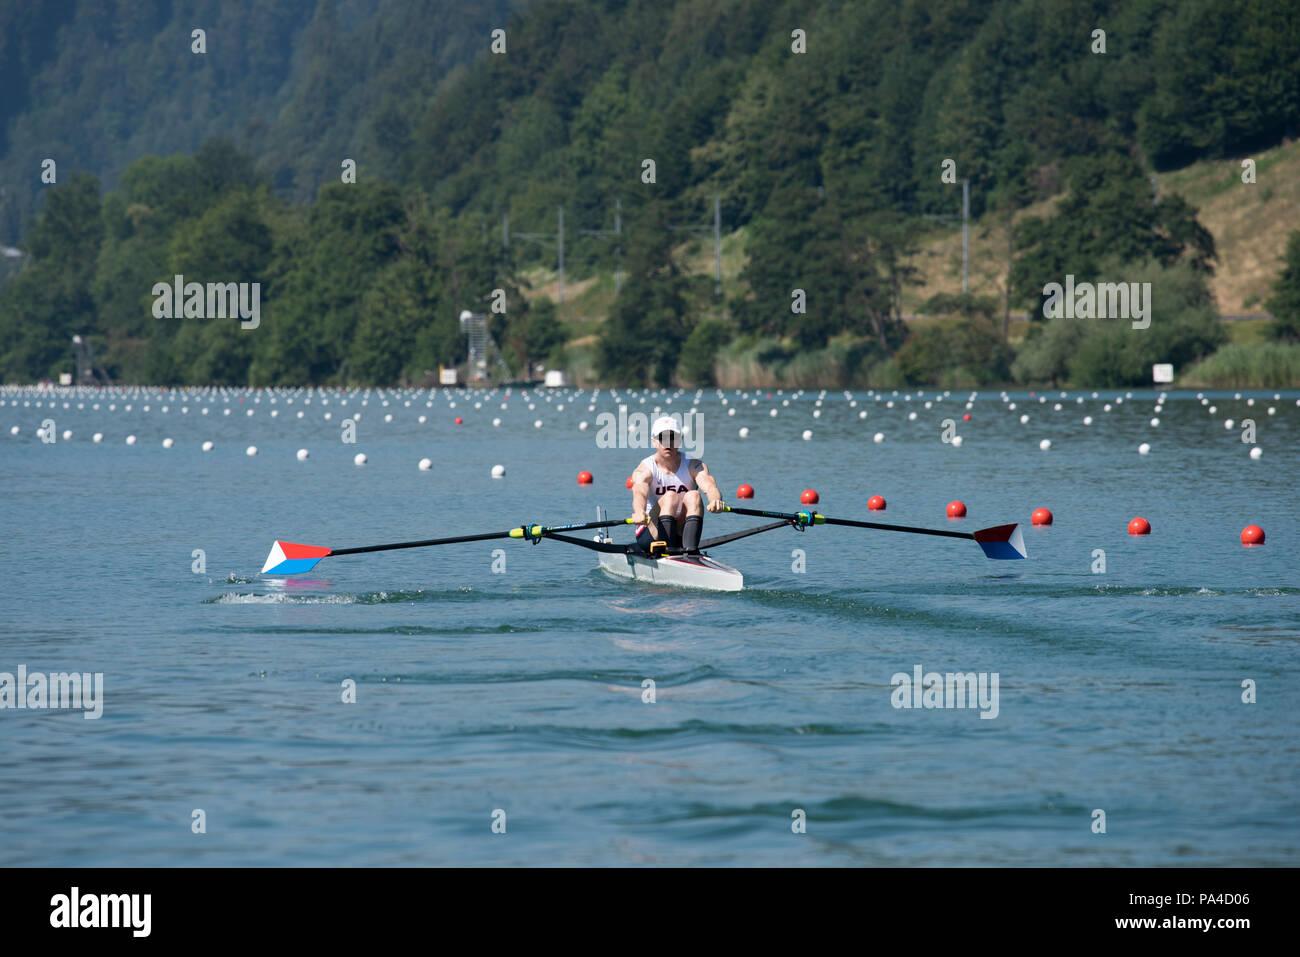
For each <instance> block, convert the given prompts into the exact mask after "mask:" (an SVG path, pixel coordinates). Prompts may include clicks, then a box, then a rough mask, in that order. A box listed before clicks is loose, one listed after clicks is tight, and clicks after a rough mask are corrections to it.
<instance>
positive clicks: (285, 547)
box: [262, 518, 632, 575]
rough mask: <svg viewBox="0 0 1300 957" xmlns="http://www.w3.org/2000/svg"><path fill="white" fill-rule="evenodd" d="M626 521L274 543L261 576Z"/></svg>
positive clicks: (627, 520)
mask: <svg viewBox="0 0 1300 957" xmlns="http://www.w3.org/2000/svg"><path fill="white" fill-rule="evenodd" d="M631 524H632V519H630V518H614V519H609V520H607V521H603V522H584V523H583V524H581V525H519V526H517V527H515V528H509V529H506V530H505V531H504V532H485V533H484V534H482V535H457V536H455V537H454V538H428V539H424V540H423V541H419V542H393V543H392V544H389V545H362V546H359V547H357V548H326V547H324V546H323V545H298V544H296V543H294V542H279V541H277V542H276V543H275V544H274V545H273V546H271V554H270V555H268V556H267V557H266V564H265V565H264V566H262V574H263V575H297V574H299V573H300V572H306V571H311V570H312V569H313V568H315V567H316V563H317V562H319V561H320V560H321V559H322V558H326V557H329V556H332V555H359V554H361V553H362V552H386V551H392V550H394V549H398V548H424V547H425V546H428V545H456V544H459V543H461V542H483V541H487V540H488V539H492V538H527V539H529V540H531V541H532V542H533V543H534V544H536V543H537V542H539V541H541V540H542V537H543V536H544V535H546V534H547V533H548V532H577V531H581V530H582V529H584V528H608V527H609V526H611V525H631Z"/></svg>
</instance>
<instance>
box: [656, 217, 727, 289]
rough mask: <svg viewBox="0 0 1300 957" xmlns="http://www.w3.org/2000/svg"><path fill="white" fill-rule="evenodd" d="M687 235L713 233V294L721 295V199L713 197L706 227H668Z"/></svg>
mask: <svg viewBox="0 0 1300 957" xmlns="http://www.w3.org/2000/svg"><path fill="white" fill-rule="evenodd" d="M668 228H669V229H680V230H684V231H685V232H688V233H704V232H709V231H712V232H713V294H714V296H721V295H722V197H720V196H714V197H713V222H712V224H710V225H706V226H669V227H668Z"/></svg>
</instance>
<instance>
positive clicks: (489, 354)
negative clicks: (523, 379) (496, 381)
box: [460, 309, 501, 384]
mask: <svg viewBox="0 0 1300 957" xmlns="http://www.w3.org/2000/svg"><path fill="white" fill-rule="evenodd" d="M487 318H488V317H487V313H483V312H470V310H468V309H466V310H465V311H463V312H462V313H461V314H460V331H461V332H463V333H464V334H465V338H466V339H467V340H468V345H469V373H468V375H467V376H466V378H467V379H468V380H469V382H470V383H471V384H472V383H475V382H483V381H486V380H487V379H488V368H489V365H491V367H492V368H494V369H495V368H496V366H499V365H501V357H500V356H497V355H495V352H496V350H495V348H493V345H492V337H491V336H489V335H488V331H487ZM493 359H495V360H496V361H495V362H493V361H492V360H493Z"/></svg>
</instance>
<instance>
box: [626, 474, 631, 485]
mask: <svg viewBox="0 0 1300 957" xmlns="http://www.w3.org/2000/svg"><path fill="white" fill-rule="evenodd" d="M627 487H628V488H631V487H632V476H630V475H629V476H628V477H627Z"/></svg>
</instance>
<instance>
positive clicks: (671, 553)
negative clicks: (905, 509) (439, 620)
mask: <svg viewBox="0 0 1300 957" xmlns="http://www.w3.org/2000/svg"><path fill="white" fill-rule="evenodd" d="M725 511H727V512H731V513H732V514H735V515H751V516H755V517H759V518H771V519H776V521H773V522H769V523H767V524H765V525H758V526H755V527H753V528H746V529H742V530H740V531H738V532H732V533H731V534H730V535H720V536H718V537H717V538H711V539H708V540H707V541H703V542H700V551H699V552H698V553H694V554H687V553H686V552H684V551H683V550H682V549H681V548H668V547H666V546H665V545H664V543H662V542H656V543H655V545H654V548H653V551H654V554H653V555H647V554H645V553H644V552H642V551H641V550H640V549H639V548H638V547H637V546H636V545H624V544H621V543H618V542H615V541H613V540H612V539H611V538H610V537H609V536H608V535H607V534H602V535H598V536H597V537H596V538H594V539H586V538H577V537H575V536H572V535H566V534H564V533H565V532H576V531H582V530H587V529H608V528H612V527H614V526H617V525H630V524H632V520H631V519H630V518H618V519H603V520H601V521H596V522H586V523H583V524H579V525H519V526H517V527H515V528H508V529H506V530H504V531H500V532H486V533H483V534H481V535H459V536H455V537H453V538H431V539H425V540H422V541H416V542H395V543H392V544H389V545H364V546H361V547H358V548H326V547H324V546H320V545H299V544H296V543H294V542H283V541H277V542H276V543H275V544H274V545H273V546H272V548H271V554H270V555H268V556H267V559H266V564H265V565H264V566H263V567H262V574H263V575H297V574H300V573H302V572H305V571H310V570H311V569H312V568H314V567H315V566H316V563H317V562H319V561H320V560H321V559H323V558H329V557H332V556H339V555H357V554H360V553H362V552H382V551H391V550H393V549H399V548H423V547H426V546H431V545H455V544H460V543H463V542H481V541H487V540H489V539H496V538H517V539H527V540H528V541H531V542H532V543H533V544H534V545H536V544H537V543H538V542H540V541H542V540H543V539H552V540H554V541H558V542H566V543H568V544H570V545H577V546H579V547H581V548H587V549H591V550H592V551H595V552H597V553H599V561H600V567H601V568H602V569H604V570H605V571H606V572H607V573H609V574H611V575H615V576H618V577H620V578H629V579H632V580H633V581H645V582H650V583H652V584H656V585H676V586H680V587H685V588H704V589H708V590H710V591H740V590H741V589H742V588H743V587H744V584H745V579H744V576H743V575H741V573H740V572H739V571H737V570H736V569H734V568H732V567H731V566H730V565H724V564H723V563H722V562H720V561H718V560H717V559H715V558H713V557H711V556H710V555H709V554H708V553H707V552H706V551H705V549H709V548H717V547H719V546H721V545H725V544H727V543H729V542H734V541H737V540H739V539H742V538H748V537H749V536H751V535H758V534H760V533H762V532H770V531H773V530H774V529H778V528H793V529H795V530H796V531H800V532H802V531H803V530H805V529H806V528H809V527H811V526H813V525H844V526H848V527H850V528H865V529H874V530H878V531H889V532H909V533H912V534H916V535H934V536H941V537H944V538H964V539H969V540H973V541H975V542H976V543H978V544H979V546H980V548H981V549H983V551H984V555H985V557H987V558H995V559H1018V558H1026V557H1027V555H1026V553H1025V543H1024V539H1023V538H1022V537H1021V534H1020V526H1019V525H1016V524H1011V525H998V526H995V527H993V528H983V529H980V530H979V531H976V532H955V531H949V530H945V529H935V528H915V527H912V526H910V525H884V524H881V523H878V522H862V521H856V520H854V519H847V518H829V517H827V516H825V515H822V514H820V513H819V512H807V511H801V512H764V511H758V510H756V509H748V508H727V509H725Z"/></svg>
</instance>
